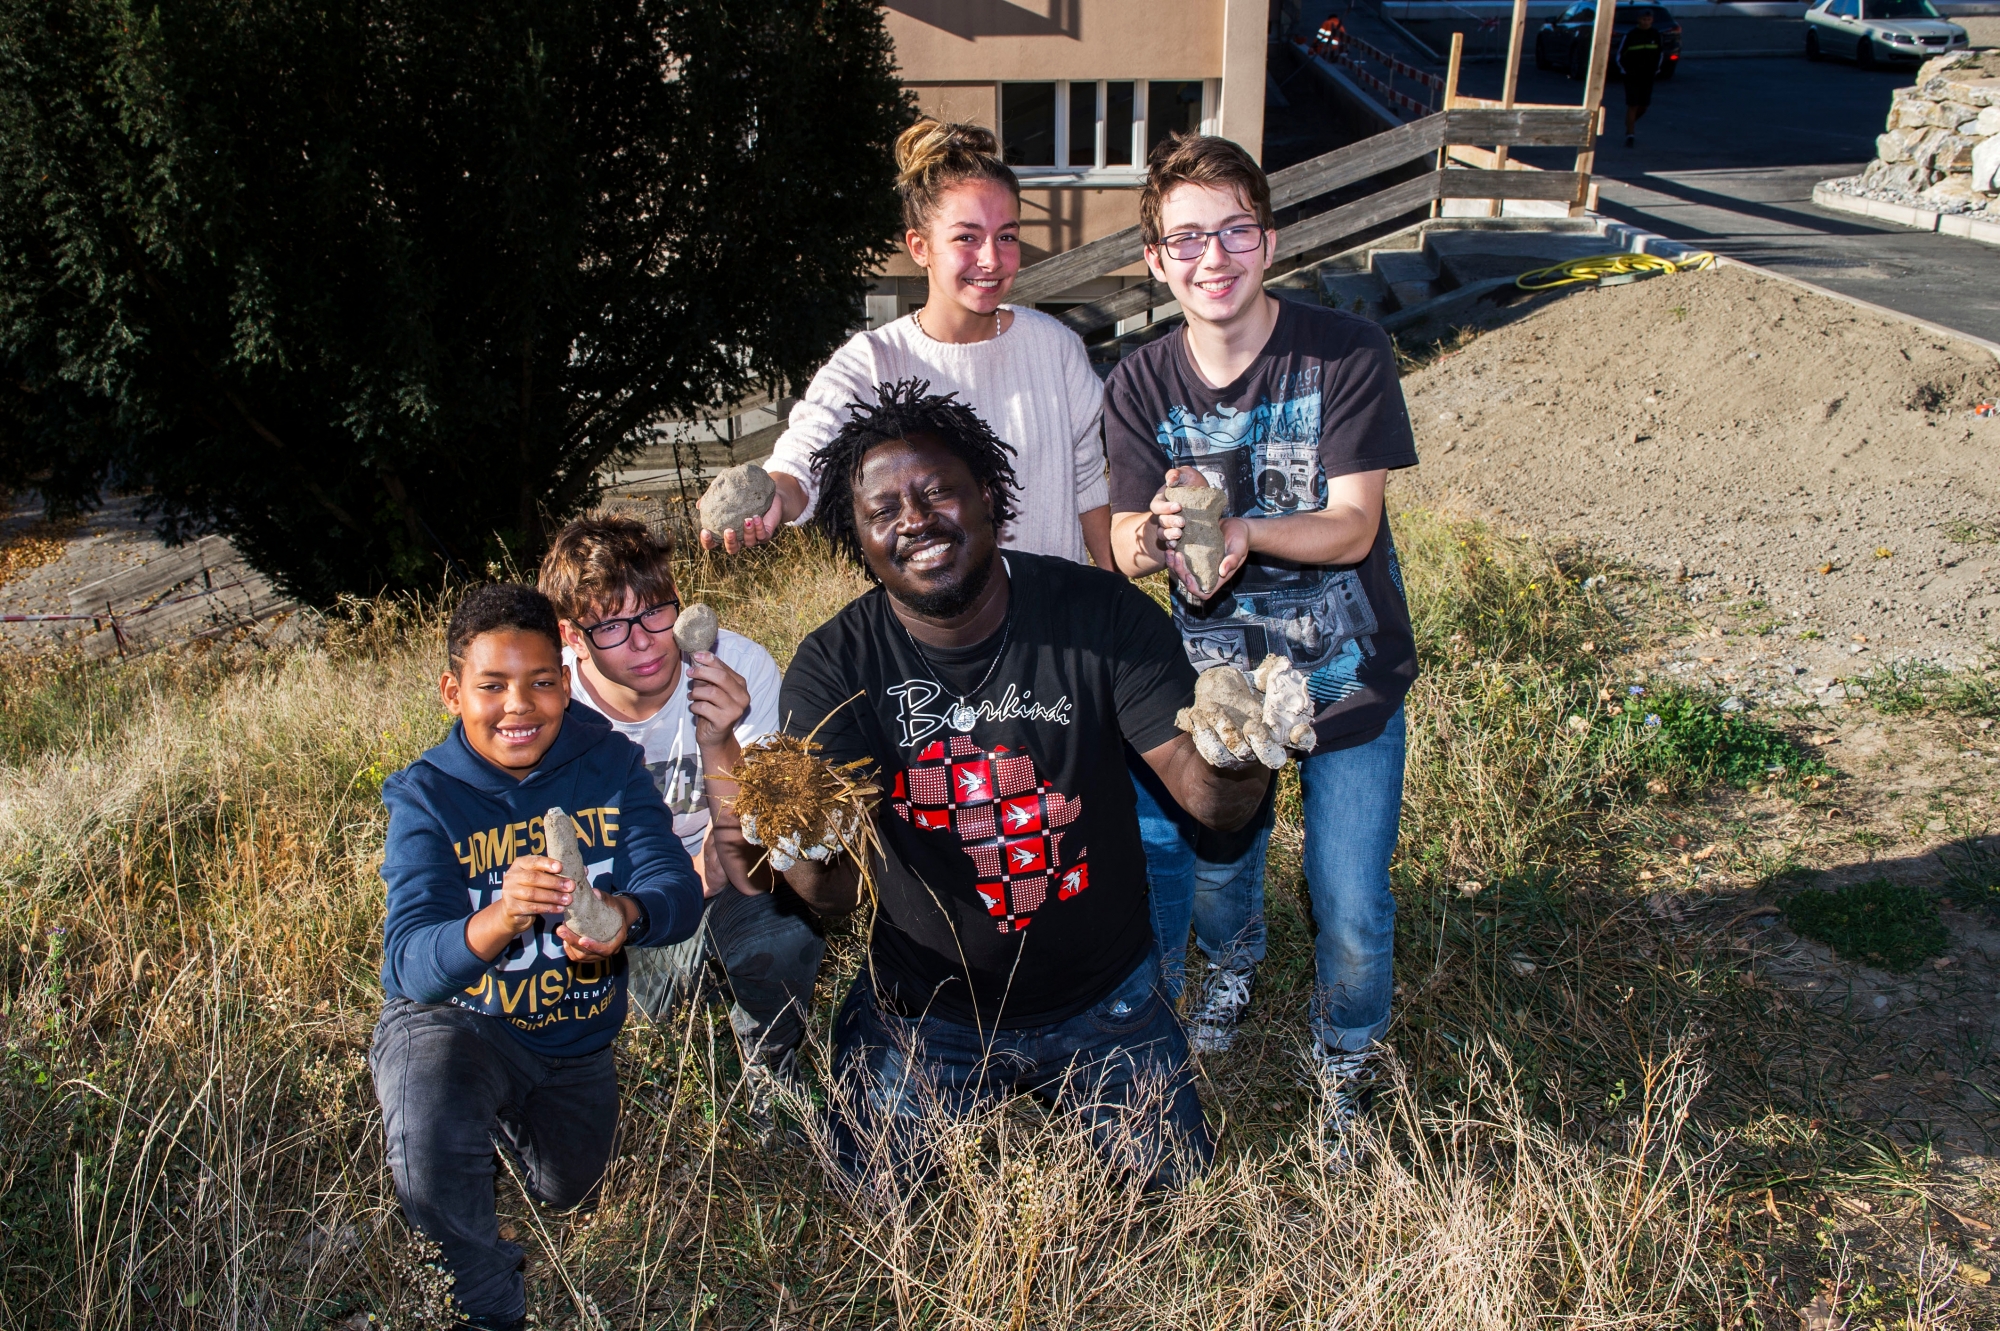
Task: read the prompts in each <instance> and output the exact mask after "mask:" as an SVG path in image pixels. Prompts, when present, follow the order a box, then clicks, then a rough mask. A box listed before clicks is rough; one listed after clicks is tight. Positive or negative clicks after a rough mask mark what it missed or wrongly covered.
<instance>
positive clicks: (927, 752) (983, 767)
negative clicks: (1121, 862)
mask: <svg viewBox="0 0 2000 1331" xmlns="http://www.w3.org/2000/svg"><path fill="white" fill-rule="evenodd" d="M890 800H891V804H892V807H894V809H895V810H896V816H897V817H898V818H901V819H902V820H903V821H904V822H907V823H909V824H910V825H911V826H913V827H916V828H918V829H920V830H923V831H927V832H952V833H956V834H957V836H958V840H959V845H960V846H961V848H962V849H963V850H964V851H965V853H966V854H967V855H969V856H971V857H972V864H973V869H974V871H975V872H976V873H977V875H978V881H977V883H975V884H974V886H975V889H976V890H977V891H978V893H979V896H980V899H981V900H982V901H984V902H985V903H986V913H987V914H989V915H991V916H992V917H993V918H994V920H995V921H996V922H997V923H998V924H999V926H1000V932H1001V933H1003V934H1005V933H1015V932H1018V931H1019V930H1022V929H1025V928H1027V927H1028V920H1029V918H1030V917H1031V916H1033V915H1034V913H1035V912H1036V911H1037V910H1039V909H1041V907H1042V904H1043V903H1044V902H1046V901H1047V900H1048V899H1049V894H1050V893H1051V892H1054V893H1055V897H1056V900H1058V901H1067V900H1068V899H1069V898H1071V897H1073V896H1075V895H1076V894H1077V893H1079V892H1081V891H1083V890H1084V889H1085V888H1086V887H1089V886H1090V866H1089V865H1088V864H1085V863H1084V856H1085V855H1086V854H1088V853H1089V848H1088V847H1086V846H1075V847H1074V848H1073V849H1071V850H1070V851H1069V853H1068V854H1065V853H1064V846H1063V839H1064V837H1065V836H1068V837H1071V838H1072V839H1073V838H1074V833H1073V832H1070V833H1066V832H1064V831H1062V830H1061V829H1063V828H1066V827H1068V826H1069V825H1070V824H1071V823H1074V822H1075V821H1076V820H1077V818H1078V816H1079V815H1081V814H1082V812H1083V801H1082V799H1081V798H1077V797H1073V796H1066V795H1064V794H1062V793H1061V792H1060V791H1057V790H1056V789H1054V788H1053V787H1051V786H1050V785H1049V784H1048V783H1047V782H1045V781H1043V780H1042V778H1041V774H1040V773H1038V772H1037V771H1035V760H1034V759H1033V758H1032V757H1030V756H1029V755H1027V754H1025V753H1013V752H1010V751H1009V750H1008V749H1007V748H1006V746H1004V745H1002V746H999V747H997V748H995V749H993V750H992V751H991V752H988V751H987V750H985V749H982V748H980V747H979V746H978V745H977V744H975V743H973V742H972V740H971V739H970V738H969V737H967V736H965V735H954V736H953V737H952V738H951V739H950V740H936V741H934V742H932V743H931V744H928V745H926V746H925V747H924V748H923V750H922V751H921V752H919V753H918V754H917V757H916V761H914V762H912V763H911V764H910V766H909V767H907V768H905V769H904V770H903V771H901V772H898V773H897V774H896V783H895V789H894V790H893V792H892V793H891V796H890Z"/></svg>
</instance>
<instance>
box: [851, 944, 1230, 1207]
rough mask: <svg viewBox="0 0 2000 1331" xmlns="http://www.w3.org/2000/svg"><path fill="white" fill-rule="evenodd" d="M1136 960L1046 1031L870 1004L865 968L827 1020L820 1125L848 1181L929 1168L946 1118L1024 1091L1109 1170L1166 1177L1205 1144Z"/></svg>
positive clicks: (1162, 1014)
mask: <svg viewBox="0 0 2000 1331" xmlns="http://www.w3.org/2000/svg"><path fill="white" fill-rule="evenodd" d="M1159 978H1160V974H1159V963H1158V961H1157V959H1156V958H1154V957H1152V956H1150V955H1149V956H1148V957H1147V958H1146V960H1145V961H1143V962H1141V963H1140V964H1139V967H1138V968H1137V969H1136V970H1134V971H1133V972H1132V973H1131V974H1130V975H1128V976H1126V977H1125V979H1124V980H1122V981H1120V982H1119V984H1118V985H1117V986H1116V987H1114V988H1113V989H1112V991H1111V992H1110V993H1109V994H1106V995H1105V996H1104V997H1103V998H1102V999H1100V1000H1098V1002H1097V1003H1096V1004H1095V1005H1093V1006H1092V1007H1090V1008H1087V1009H1085V1010H1084V1011H1083V1012H1080V1013H1078V1014H1077V1015H1076V1016H1074V1017H1071V1018H1070V1019H1069V1020H1067V1021H1063V1022H1058V1023H1056V1024H1055V1025H1052V1026H1035V1027H1027V1028H1024V1029H1019V1030H988V1031H986V1032H984V1033H983V1038H982V1032H980V1031H979V1030H978V1029H977V1028H975V1027H972V1026H968V1025H963V1024H961V1023H959V1022H955V1021H947V1020H944V1019H943V1018H941V1017H935V1016H925V1017H906V1016H900V1015H898V1014H896V1013H893V1012H890V1011H888V1010H886V1009H884V1008H883V1007H882V1005H881V1004H880V1003H879V1002H877V1001H876V997H875V987H874V985H873V984H872V983H871V981H870V980H869V977H868V971H867V969H866V968H865V967H864V968H863V970H862V972H861V974H860V975H859V976H857V977H856V978H855V981H854V987H853V988H851V989H849V990H848V992H847V1000H846V1002H844V1003H843V1004H842V1005H841V1009H840V1015H839V1017H838V1018H836V1020H835V1023H834V1035H833V1041H834V1049H833V1083H834V1090H833V1093H832V1095H831V1096H830V1099H831V1101H832V1128H833V1138H834V1146H835V1149H836V1150H837V1152H838V1154H839V1158H840V1164H841V1167H842V1169H843V1170H845V1171H846V1173H847V1174H848V1176H849V1177H850V1178H852V1179H855V1180H857V1181H864V1180H868V1179H870V1178H871V1177H873V1176H877V1175H879V1174H880V1173H887V1174H888V1175H890V1176H891V1177H892V1178H896V1179H901V1180H909V1179H912V1178H921V1177H925V1176H927V1175H929V1174H931V1173H932V1172H933V1171H934V1167H935V1163H936V1162H935V1158H934V1155H933V1152H934V1150H935V1149H936V1145H937V1143H936V1133H937V1130H938V1129H939V1128H940V1127H943V1126H944V1125H946V1124H948V1123H949V1122H951V1121H952V1120H953V1119H957V1118H962V1117H964V1116H966V1115H969V1114H974V1113H977V1112H979V1111H980V1110H982V1109H986V1108H989V1107H991V1106H992V1105H994V1104H996V1103H998V1102H999V1101H1000V1100H1002V1099H1004V1098H1006V1097H1008V1096H1011V1095H1020V1094H1029V1095H1033V1096H1035V1097H1036V1098H1037V1099H1039V1100H1041V1101H1042V1102H1043V1103H1044V1104H1047V1105H1049V1106H1050V1107H1051V1108H1053V1109H1055V1110H1056V1111H1057V1112H1059V1113H1066V1114H1069V1115H1071V1116H1073V1117H1074V1118H1075V1119H1076V1121H1077V1122H1078V1123H1079V1124H1080V1125H1082V1126H1083V1127H1084V1128H1085V1129H1086V1130H1088V1132H1089V1133H1090V1136H1091V1142H1092V1145H1093V1146H1094V1147H1095V1148H1096V1150H1097V1152H1098V1154H1099V1155H1100V1156H1101V1157H1102V1158H1103V1159H1104V1160H1105V1162H1106V1164H1107V1165H1108V1166H1110V1167H1111V1168H1112V1169H1114V1170H1119V1171H1129V1172H1130V1173H1133V1174H1136V1175H1137V1176H1139V1177H1140V1178H1142V1179H1144V1180H1145V1181H1146V1183H1147V1184H1148V1186H1169V1185H1173V1184H1176V1183H1179V1182H1181V1181H1183V1180H1185V1179H1186V1178H1188V1177H1189V1176H1191V1175H1193V1174H1196V1173H1199V1172H1200V1171H1202V1170H1204V1169H1206V1168H1207V1167H1208V1164H1209V1162H1210V1161H1211V1160H1212V1159H1213V1158H1214V1155H1215V1144H1214V1142H1213V1140H1212V1139H1211V1138H1210V1137H1209V1134H1208V1125H1207V1124H1206V1123H1205V1122H1204V1121H1203V1120H1202V1115H1201V1100H1200V1098H1199V1096H1198V1095H1197V1094H1196V1092H1195V1085H1194V1077H1193V1075H1192V1074H1191V1073H1190V1071H1189V1069H1188V1045H1187V1036H1186V1035H1185V1034H1184V1033H1183V1032H1182V1030H1181V1024H1180V1020H1179V1019H1178V1018H1177V1017H1175V1016H1174V1012H1173V1009H1172V1008H1171V1007H1170V1006H1168V1004H1167V1002H1166V999H1165V996H1164V995H1163V994H1162V993H1161V992H1160V986H1159Z"/></svg>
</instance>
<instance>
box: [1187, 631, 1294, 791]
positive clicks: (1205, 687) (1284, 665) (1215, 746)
mask: <svg viewBox="0 0 2000 1331" xmlns="http://www.w3.org/2000/svg"><path fill="white" fill-rule="evenodd" d="M1256 680H1257V687H1252V685H1251V682H1250V681H1249V680H1247V679H1245V678H1244V677H1243V672H1242V671H1240V670H1238V669H1236V668H1235V667H1234V666H1215V667H1212V668H1210V669H1208V670H1204V671H1202V672H1201V675H1200V677H1199V678H1197V679H1196V680H1195V685H1194V705H1193V706H1192V707H1183V708H1182V709H1181V710H1180V713H1179V715H1177V716H1176V717H1175V718H1174V724H1175V725H1177V726H1179V727H1180V728H1181V729H1182V730H1185V731H1187V732H1188V733H1189V734H1190V735H1192V736H1194V745H1195V748H1196V749H1197V750H1199V751H1200V753H1201V756H1202V758H1203V759H1204V760H1206V761H1207V762H1208V764H1209V765H1210V766H1212V767H1218V768H1221V769H1223V770H1225V771H1233V770H1240V769H1241V768H1244V767H1247V766H1249V765H1250V764H1251V763H1253V762H1260V763H1262V764H1264V766H1266V767H1270V768H1274V769H1275V768H1279V767H1283V766H1284V765H1285V761H1286V759H1287V758H1288V757H1289V754H1288V752H1287V750H1288V749H1296V750H1298V751H1300V752H1308V751H1310V750H1311V749H1312V745H1313V730H1312V699H1311V697H1310V696H1309V695H1308V694H1307V693H1306V688H1305V679H1304V678H1303V677H1302V676H1301V675H1299V674H1298V672H1297V671H1295V670H1293V669H1292V663H1291V662H1290V661H1288V660H1286V659H1285V658H1284V657H1281V656H1277V655H1275V654H1274V655H1271V656H1267V657H1265V658H1264V663H1263V664H1262V665H1261V666H1259V667H1258V668H1257V675H1256Z"/></svg>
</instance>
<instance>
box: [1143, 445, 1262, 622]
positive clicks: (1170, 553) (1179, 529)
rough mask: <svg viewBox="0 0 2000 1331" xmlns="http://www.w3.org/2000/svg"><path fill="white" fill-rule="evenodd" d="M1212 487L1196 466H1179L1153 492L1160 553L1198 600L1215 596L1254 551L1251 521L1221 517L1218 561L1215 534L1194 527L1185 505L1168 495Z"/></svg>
mask: <svg viewBox="0 0 2000 1331" xmlns="http://www.w3.org/2000/svg"><path fill="white" fill-rule="evenodd" d="M1208 488H1209V484H1208V478H1207V477H1206V476H1203V475H1202V474H1201V473H1200V472H1199V471H1197V470H1195V469H1194V468H1193V467H1175V468H1172V469H1171V470H1169V471H1168V472H1167V483H1166V485H1164V486H1163V487H1161V489H1160V492H1159V493H1158V494H1156V495H1154V496H1153V503H1152V522H1153V525H1154V526H1155V527H1156V528H1157V530H1158V532H1159V542H1160V546H1161V547H1162V548H1161V550H1160V552H1159V555H1158V557H1159V558H1160V559H1161V560H1162V561H1163V562H1164V563H1165V564H1166V565H1167V567H1168V568H1170V569H1172V570H1173V573H1174V576H1175V577H1177V578H1179V579H1180V580H1181V586H1182V587H1184V588H1186V589H1187V594H1188V595H1189V596H1190V597H1191V598H1193V599H1194V600H1197V601H1206V600H1207V599H1209V598H1210V597H1211V596H1214V595H1215V593H1216V591H1217V590H1218V589H1219V588H1221V586H1222V584H1224V583H1225V582H1228V581H1229V580H1230V579H1231V578H1233V577H1235V576H1236V570H1237V569H1240V568H1242V567H1243V561H1244V560H1245V559H1246V558H1248V557H1249V554H1250V524H1249V523H1248V522H1246V521H1244V520H1243V519H1242V518H1228V517H1225V518H1222V519H1220V522H1219V524H1218V525H1219V527H1220V529H1221V536H1222V548H1221V552H1220V553H1221V559H1220V561H1219V562H1218V561H1217V560H1216V559H1215V550H1214V547H1213V541H1214V536H1213V534H1212V533H1211V532H1197V531H1191V530H1190V529H1189V521H1188V517H1187V515H1186V514H1185V513H1184V511H1183V505H1182V504H1181V503H1179V502H1178V501H1177V500H1176V499H1170V498H1168V495H1170V494H1171V493H1172V492H1173V491H1175V490H1177V489H1187V490H1206V489H1208ZM1142 539H1143V537H1142ZM1196 544H1200V545H1203V546H1206V547H1207V548H1206V549H1205V550H1202V551H1199V552H1197V551H1196V550H1194V549H1193V548H1192V547H1193V546H1195V545H1196ZM1191 555H1192V556H1193V558H1192V560H1191V559H1190V556H1191ZM1201 575H1207V576H1201Z"/></svg>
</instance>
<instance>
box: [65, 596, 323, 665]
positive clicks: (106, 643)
mask: <svg viewBox="0 0 2000 1331" xmlns="http://www.w3.org/2000/svg"><path fill="white" fill-rule="evenodd" d="M253 576H254V575H253ZM293 608H295V603H294V602H293V601H292V600H291V599H290V598H289V597H287V596H286V595H285V594H284V593H283V592H281V591H278V590H277V589H276V588H274V587H272V586H271V585H270V584H269V583H266V582H264V581H263V579H261V578H258V579H257V580H256V581H254V582H251V583H248V584H246V585H244V586H240V587H231V588H228V589H226V590H223V591H218V592H211V593H209V594H207V595H205V596H196V597H192V598H190V599H188V600H185V601H179V602H176V603H175V604H172V605H168V606H162V607H161V608H160V609H158V610H154V611H151V612H150V613H147V614H142V615H138V616H135V617H134V618H132V619H129V620H128V619H121V620H120V621H119V628H120V629H121V630H122V631H123V633H124V635H125V654H126V655H127V656H136V655H138V654H140V653H142V652H150V651H153V650H155V649H156V648H160V647H164V646H166V645H167V644H168V643H172V642H180V641H183V640H185V639H189V638H200V637H205V636H208V635H210V634H215V633H226V632H228V631H229V630H230V629H234V628H239V627H242V626H244V625H247V624H253V623H255V622H257V621H258V620H260V619H263V618H266V617H267V616H270V615H273V614H276V613H277V612H278V611H280V610H288V609H293ZM83 653H84V655H85V656H87V657H90V658H91V659H93V660H104V659H106V658H108V657H113V656H116V655H118V635H117V634H115V633H113V632H112V631H111V630H110V629H109V628H104V629H100V630H98V631H97V632H95V633H92V634H89V635H88V636H86V637H85V638H84V640H83Z"/></svg>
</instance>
